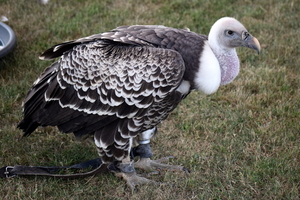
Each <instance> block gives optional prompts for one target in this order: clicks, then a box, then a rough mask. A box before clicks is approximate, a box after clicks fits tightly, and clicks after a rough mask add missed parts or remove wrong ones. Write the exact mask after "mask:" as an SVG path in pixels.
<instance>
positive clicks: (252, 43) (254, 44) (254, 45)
mask: <svg viewBox="0 0 300 200" xmlns="http://www.w3.org/2000/svg"><path fill="white" fill-rule="evenodd" d="M245 43H246V47H248V48H251V49H254V50H256V51H257V53H258V54H259V53H260V44H259V41H258V40H257V39H256V38H255V37H253V36H252V35H250V36H249V37H247V38H246V40H245Z"/></svg>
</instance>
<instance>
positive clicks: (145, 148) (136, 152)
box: [132, 143, 189, 172]
mask: <svg viewBox="0 0 300 200" xmlns="http://www.w3.org/2000/svg"><path fill="white" fill-rule="evenodd" d="M132 155H133V156H139V157H140V159H139V160H138V161H137V162H135V163H134V166H135V168H139V169H143V170H145V171H153V170H155V169H159V170H161V169H162V170H171V171H185V172H189V170H188V169H186V168H185V167H183V166H180V165H168V164H163V163H161V162H165V161H168V160H169V159H170V158H172V156H169V157H163V158H161V159H158V160H151V159H150V157H151V156H152V151H151V148H150V144H149V143H148V144H140V145H139V146H137V147H135V148H133V150H132Z"/></svg>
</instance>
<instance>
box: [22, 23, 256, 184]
mask: <svg viewBox="0 0 300 200" xmlns="http://www.w3.org/2000/svg"><path fill="white" fill-rule="evenodd" d="M237 47H247V48H251V49H253V50H256V51H257V52H258V54H259V53H260V50H261V47H260V43H259V41H258V40H257V39H256V38H255V37H254V36H252V35H251V34H250V33H249V32H248V31H247V29H246V28H245V27H244V25H243V24H242V23H241V22H239V21H238V20H236V19H235V18H232V17H222V18H220V19H218V20H217V21H216V22H215V23H214V24H213V25H212V27H211V29H210V31H209V34H208V35H203V34H198V33H195V32H192V31H190V30H189V29H176V28H171V27H166V26H163V25H132V26H120V27H117V28H115V29H113V30H111V31H107V32H103V33H100V34H95V35H91V36H88V37H83V38H80V39H77V40H73V41H68V42H64V43H61V44H57V45H54V46H53V47H51V48H49V49H48V50H46V51H45V52H44V53H42V54H41V56H40V59H42V60H51V59H55V58H58V59H57V60H56V61H55V62H53V63H52V64H51V65H50V66H49V67H48V68H46V69H45V71H44V72H43V73H42V74H41V75H40V76H39V77H38V79H37V80H36V81H35V82H34V83H33V86H32V87H31V88H30V90H29V91H28V93H27V95H26V97H25V99H24V101H23V104H22V106H23V115H24V117H23V119H22V121H21V122H20V123H19V124H18V128H19V129H22V130H23V132H24V136H29V135H30V134H31V133H32V132H33V131H34V130H35V129H36V128H37V127H39V126H42V127H46V126H56V127H58V130H59V131H60V132H63V133H73V134H74V135H75V136H76V137H84V136H90V137H92V138H93V140H94V143H95V146H96V149H97V152H98V154H99V156H100V158H101V160H102V162H103V163H104V164H106V165H107V166H108V167H109V168H110V169H114V170H115V171H116V175H117V176H120V177H123V178H124V179H125V181H126V182H127V184H128V186H129V187H130V188H132V189H134V188H135V187H136V186H137V185H140V184H145V183H149V182H152V181H151V180H149V179H147V178H145V177H142V176H140V175H138V174H137V172H136V168H141V169H144V170H151V169H153V168H161V169H172V170H185V168H184V167H183V166H180V165H174V166H173V165H168V164H162V163H160V162H161V161H163V160H166V158H163V159H161V160H151V157H152V156H153V153H152V150H151V147H150V140H151V138H152V137H153V136H155V135H156V133H157V126H158V125H159V124H160V123H161V122H163V121H164V120H165V119H166V118H167V117H168V116H169V114H170V113H171V112H172V111H173V110H174V109H175V108H176V107H177V106H178V104H179V103H180V102H181V101H182V100H183V99H185V98H186V97H187V96H188V95H189V94H190V92H192V91H193V90H198V91H200V92H202V93H204V94H207V95H210V94H213V93H215V92H216V91H217V90H218V88H219V87H220V86H222V85H226V84H229V83H230V82H232V81H233V80H234V79H235V78H236V77H237V75H238V73H239V70H240V62H239V58H238V56H237V52H236V48H237ZM134 157H139V158H140V159H139V160H138V161H135V160H134V159H133V158H134Z"/></svg>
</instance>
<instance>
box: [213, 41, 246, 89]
mask: <svg viewBox="0 0 300 200" xmlns="http://www.w3.org/2000/svg"><path fill="white" fill-rule="evenodd" d="M211 48H212V51H213V52H214V54H215V56H216V57H217V59H218V61H219V65H220V68H221V85H226V84H228V83H230V82H231V81H233V80H234V79H235V77H237V75H238V74H239V71H240V61H239V58H238V56H237V53H236V50H235V48H221V47H219V46H218V47H216V46H214V45H211Z"/></svg>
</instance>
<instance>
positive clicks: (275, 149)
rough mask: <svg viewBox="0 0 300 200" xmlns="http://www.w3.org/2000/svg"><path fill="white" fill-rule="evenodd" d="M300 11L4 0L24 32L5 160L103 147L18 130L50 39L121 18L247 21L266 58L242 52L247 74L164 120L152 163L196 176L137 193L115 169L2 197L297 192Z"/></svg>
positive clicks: (15, 182)
mask: <svg viewBox="0 0 300 200" xmlns="http://www.w3.org/2000/svg"><path fill="white" fill-rule="evenodd" d="M299 13H300V7H299V2H297V1H287V2H284V1H281V0H272V1H258V0H252V1H246V0H242V1H233V0H227V1H226V0H212V1H204V0H190V1H180V0H166V1H161V0H160V1H159V0H152V1H138V3H136V1H127V0H117V1H112V0H111V1H109V0H101V1H100V0H98V1H96V0H85V1H83V0H77V1H76V0H70V1H59V0H50V1H49V4H47V5H40V4H38V3H37V1H25V0H0V15H5V16H6V17H7V18H8V19H9V21H8V22H7V23H8V25H10V26H11V27H12V28H13V29H14V31H15V33H16V35H17V38H18V45H17V47H16V48H15V50H14V51H13V52H12V53H11V54H9V55H8V56H6V57H5V58H2V59H1V60H0V117H1V120H0V166H4V165H16V164H20V165H69V164H74V163H77V162H81V161H84V160H88V159H92V158H95V157H97V153H96V150H95V148H94V147H93V146H92V145H90V144H88V143H87V142H83V143H81V142H78V141H76V140H75V139H74V137H73V135H71V134H70V135H65V134H60V133H58V131H57V130H56V129H55V128H46V129H38V130H37V131H36V132H35V133H34V134H32V135H31V136H30V137H28V138H21V136H22V133H21V131H20V130H18V129H17V128H16V125H17V123H18V122H19V121H20V120H21V118H22V107H21V103H22V100H23V98H24V97H25V95H26V92H27V90H28V89H29V88H30V86H31V85H32V83H33V82H34V81H35V79H36V78H37V77H38V75H39V74H40V73H41V72H42V71H43V69H44V68H46V67H47V66H48V65H49V64H50V63H51V62H49V61H40V60H38V56H39V54H40V53H41V52H43V51H44V50H46V49H47V48H48V47H51V46H52V45H54V44H57V43H60V42H63V41H66V40H72V39H76V38H79V37H83V36H88V35H91V34H95V33H99V32H103V31H107V30H110V29H113V28H115V27H116V26H120V25H130V24H162V25H166V26H172V27H176V28H185V27H188V28H190V29H191V30H192V31H195V32H199V33H204V34H207V33H208V32H209V29H210V26H211V25H212V24H213V23H214V22H215V21H216V20H217V19H218V18H220V17H222V16H232V17H235V18H237V19H239V20H240V21H241V22H242V23H243V24H244V25H245V26H246V27H247V28H248V30H249V31H250V32H251V33H252V34H253V35H254V36H255V37H257V38H258V39H259V41H260V43H261V46H262V48H263V49H262V52H261V54H260V55H259V56H258V55H256V53H255V52H254V51H251V50H249V49H238V54H239V57H240V60H241V73H240V75H239V76H238V78H237V79H236V80H235V81H234V82H233V83H231V84H229V85H227V86H223V87H221V88H220V90H219V91H218V92H217V93H215V94H213V95H210V96H205V95H203V94H200V93H199V92H193V93H192V94H191V95H190V96H189V97H188V98H187V99H186V100H184V101H183V102H182V103H181V105H180V106H179V107H178V108H177V109H176V110H175V111H174V112H173V113H172V114H171V115H170V117H169V118H168V119H167V120H166V121H165V122H164V123H163V124H162V125H161V126H160V131H159V134H158V136H157V137H156V138H155V139H154V141H153V142H152V148H153V151H154V154H155V158H160V157H162V156H167V155H173V156H175V158H174V159H172V160H171V161H170V163H173V164H181V165H183V166H185V167H187V168H188V169H190V170H191V174H185V173H179V172H162V173H161V174H160V175H155V176H153V177H151V179H153V180H157V181H161V182H167V183H170V185H161V186H153V185H146V186H142V187H141V188H140V191H139V192H138V193H131V191H130V190H129V189H128V188H127V186H126V184H125V183H124V182H123V180H121V179H120V178H117V177H115V176H113V175H112V174H103V175H97V176H95V177H88V178H84V179H75V180H57V179H54V178H46V177H31V178H14V179H8V180H3V179H1V180H0V197H1V196H2V197H3V198H2V199H300V147H299V145H300V139H299V138H300V137H299V133H300V100H299V99H300V78H299V74H300V70H299V69H300V68H299V63H300V57H299V55H300V43H299V34H300V23H299V21H300V15H299Z"/></svg>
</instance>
